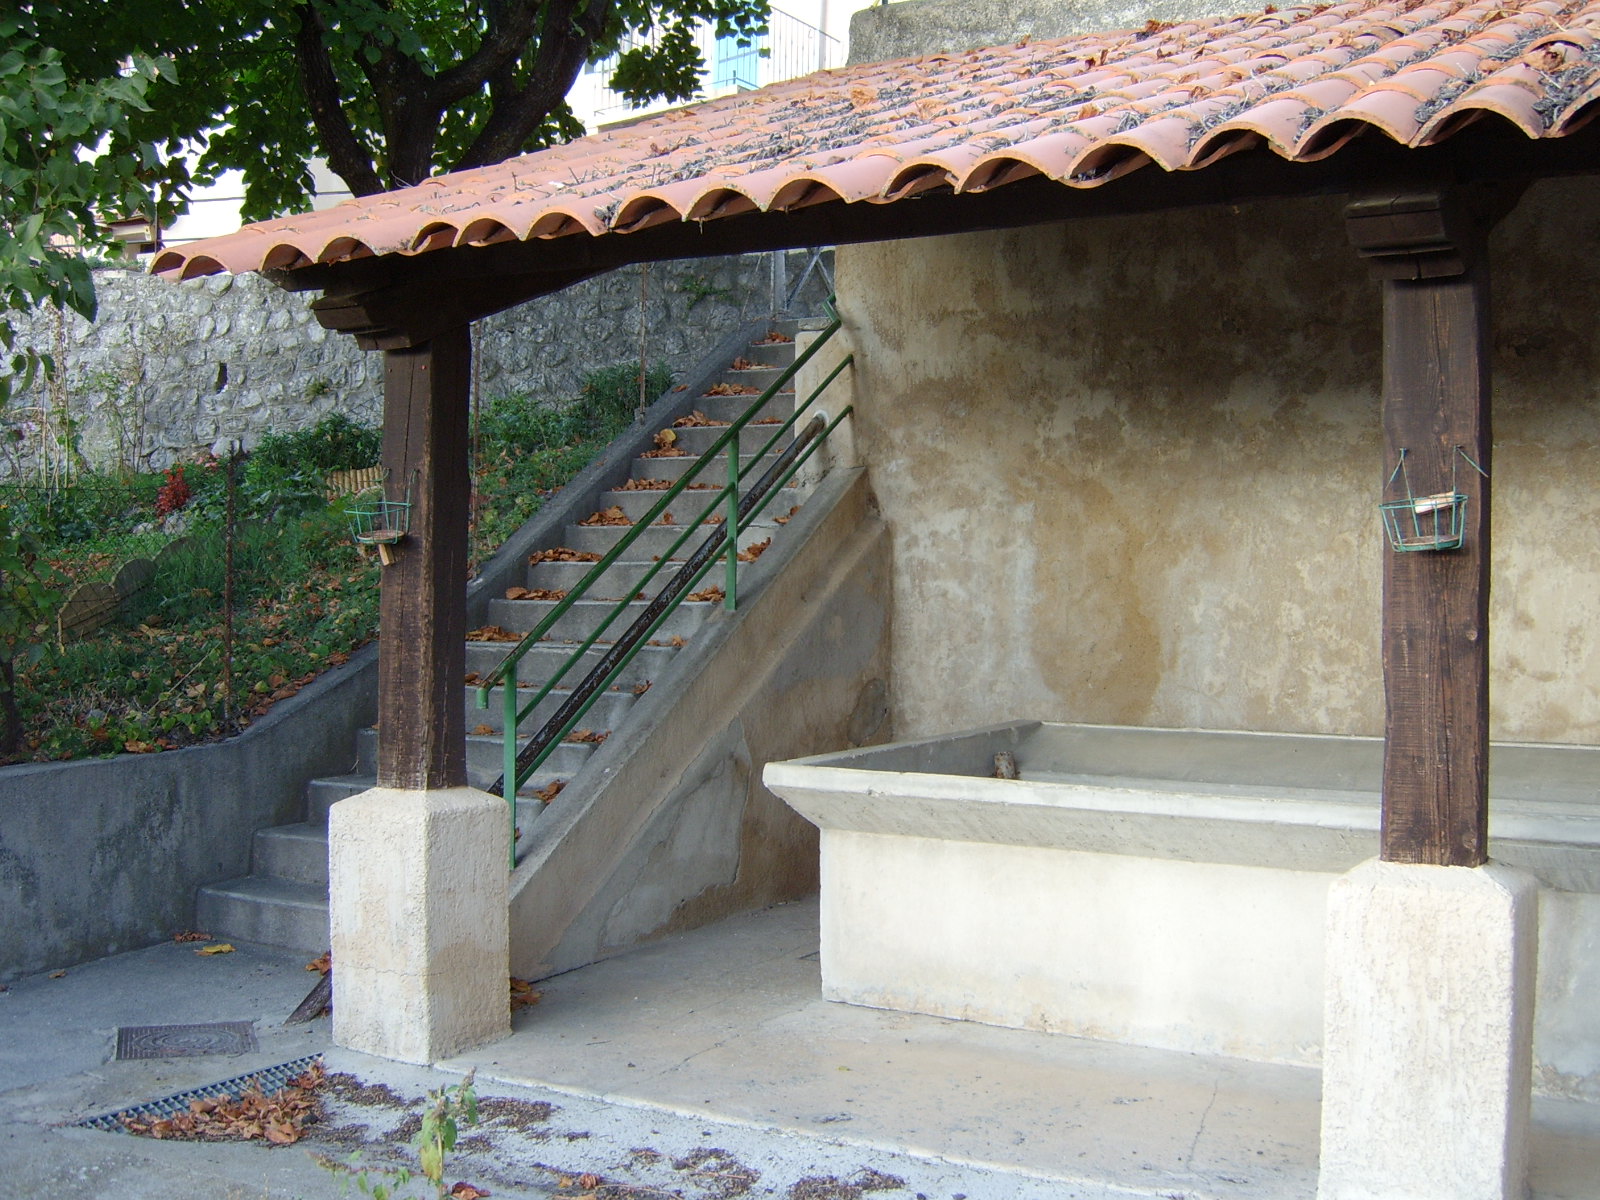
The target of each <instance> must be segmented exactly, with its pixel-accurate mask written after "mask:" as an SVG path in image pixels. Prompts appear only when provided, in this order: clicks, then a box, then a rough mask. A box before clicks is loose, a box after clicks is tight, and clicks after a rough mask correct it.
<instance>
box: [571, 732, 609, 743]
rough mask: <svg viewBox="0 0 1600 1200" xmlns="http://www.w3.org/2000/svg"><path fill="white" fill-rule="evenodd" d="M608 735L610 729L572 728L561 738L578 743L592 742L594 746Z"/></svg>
mask: <svg viewBox="0 0 1600 1200" xmlns="http://www.w3.org/2000/svg"><path fill="white" fill-rule="evenodd" d="M610 736H611V733H610V731H609V730H605V729H574V730H573V731H572V732H571V733H569V734H567V736H566V737H565V738H563V739H562V740H563V741H568V742H578V743H580V744H581V743H584V742H593V743H594V744H595V745H596V746H598V745H599V744H600V743H601V742H603V741H605V740H606V739H607V738H608V737H610Z"/></svg>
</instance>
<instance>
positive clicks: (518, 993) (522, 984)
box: [511, 975, 544, 1012]
mask: <svg viewBox="0 0 1600 1200" xmlns="http://www.w3.org/2000/svg"><path fill="white" fill-rule="evenodd" d="M543 995H544V993H543V992H540V991H538V990H537V989H536V988H535V987H534V986H533V984H531V983H529V982H528V981H527V980H526V979H518V978H517V977H516V976H515V975H513V976H512V977H511V1011H512V1012H516V1011H517V1009H519V1008H527V1007H528V1006H530V1005H533V1004H537V1003H539V1001H540V999H541V998H542V997H543Z"/></svg>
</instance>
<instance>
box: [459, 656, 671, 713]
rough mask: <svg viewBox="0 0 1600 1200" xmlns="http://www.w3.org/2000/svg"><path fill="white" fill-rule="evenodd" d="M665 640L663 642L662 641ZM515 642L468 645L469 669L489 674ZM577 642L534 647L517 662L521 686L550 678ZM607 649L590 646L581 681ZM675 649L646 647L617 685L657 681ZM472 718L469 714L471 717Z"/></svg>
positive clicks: (633, 684)
mask: <svg viewBox="0 0 1600 1200" xmlns="http://www.w3.org/2000/svg"><path fill="white" fill-rule="evenodd" d="M663 640H664V639H663ZM514 644H515V643H512V642H468V643H467V670H468V671H475V672H477V673H478V674H479V675H484V674H487V673H488V672H490V671H492V670H494V668H495V667H497V666H499V665H500V663H501V662H502V661H503V660H504V659H505V656H506V655H507V654H509V653H510V652H511V648H512V646H513V645H514ZM577 648H578V646H577V643H569V642H540V643H538V644H536V645H535V646H533V647H531V648H530V649H529V651H528V653H526V654H525V655H523V656H522V661H521V662H519V663H517V680H518V682H521V683H541V682H543V681H544V680H546V679H548V678H550V673H551V672H552V671H555V670H556V669H558V668H559V667H560V666H561V665H562V664H563V663H565V662H566V660H567V658H568V657H569V656H570V655H571V654H572V652H573V651H574V650H576V649H577ZM605 650H606V648H605V647H604V646H591V647H590V648H589V649H588V650H587V651H586V652H585V653H584V656H583V662H582V664H581V665H580V666H579V667H578V668H577V670H578V671H579V672H580V674H579V678H580V679H581V678H582V677H583V674H586V673H587V672H588V670H589V668H591V667H593V666H594V665H595V664H596V663H598V662H599V661H600V656H601V655H602V654H604V653H605ZM675 653H676V649H675V648H674V647H671V646H643V647H641V648H640V650H639V653H638V654H637V655H635V656H634V659H633V661H632V662H630V663H629V664H628V665H627V666H626V667H624V668H623V671H622V674H621V676H619V677H618V679H617V686H618V687H621V688H623V689H624V690H626V689H628V688H632V687H636V686H637V685H639V684H641V683H644V682H646V681H647V680H651V679H655V678H656V677H658V676H659V675H660V674H661V672H662V671H665V670H666V669H667V667H668V665H669V664H670V663H671V662H672V656H673V654H675ZM469 715H470V714H469ZM476 723H477V722H475V721H469V722H468V723H467V728H468V729H471V728H472V726H473V725H475V724H476Z"/></svg>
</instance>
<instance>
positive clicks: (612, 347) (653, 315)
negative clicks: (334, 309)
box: [0, 253, 825, 478]
mask: <svg viewBox="0 0 1600 1200" xmlns="http://www.w3.org/2000/svg"><path fill="white" fill-rule="evenodd" d="M792 262H793V271H794V273H796V274H797V273H798V271H799V270H800V268H801V267H802V266H803V265H804V262H805V256H804V255H801V254H799V253H796V254H795V255H793V256H792ZM641 274H642V273H641V269H640V268H639V267H628V268H624V269H622V270H618V271H613V272H611V273H610V274H607V275H602V276H598V277H596V278H594V279H591V280H587V281H585V282H583V283H579V284H575V285H574V286H572V287H570V288H567V289H566V290H565V291H561V292H558V293H556V294H554V295H552V296H546V297H543V298H541V299H539V300H534V301H531V302H530V303H528V304H525V305H522V306H521V307H519V308H515V309H512V310H510V311H508V312H504V313H499V314H497V315H495V316H493V317H490V318H488V319H486V320H484V321H481V322H479V323H478V324H477V325H476V326H475V327H474V338H475V341H474V348H475V352H476V354H477V358H478V361H477V365H476V371H475V376H474V378H475V382H476V384H477V386H478V387H479V388H480V389H481V392H482V394H483V396H484V397H485V398H492V397H494V396H498V395H504V394H507V393H512V392H519V391H525V392H528V393H530V394H532V395H535V396H539V397H543V398H547V399H552V400H565V399H567V398H569V397H571V396H573V395H575V394H576V392H577V389H578V387H579V385H580V383H581V381H582V379H583V376H584V375H585V374H586V373H588V372H589V371H592V370H594V369H595V368H597V367H604V366H609V365H611V364H612V363H617V362H627V361H637V359H638V356H639V352H640V329H639V316H640V306H641V301H642V303H643V307H644V311H645V316H646V321H645V338H644V343H645V346H644V351H645V354H646V356H647V357H648V358H649V359H651V361H655V362H664V363H666V364H667V365H668V366H669V367H670V368H671V369H672V370H673V371H675V372H683V371H685V370H687V369H689V368H690V367H692V366H693V365H694V364H695V362H696V361H697V360H698V359H699V357H700V356H701V355H702V354H704V353H705V351H706V349H707V347H709V346H711V345H712V344H713V343H715V342H716V340H717V339H718V338H720V337H722V336H723V335H724V334H726V333H728V332H730V331H731V330H733V329H734V328H735V327H736V326H738V325H739V324H740V323H741V322H743V321H745V320H748V319H749V318H751V317H753V316H756V315H759V314H762V313H767V312H770V311H771V309H772V306H773V303H772V289H771V270H770V261H769V257H768V256H767V255H764V254H749V255H741V256H736V257H732V258H714V259H694V260H685V261H682V262H668V263H656V264H653V265H651V266H650V268H649V270H648V272H645V273H643V277H642V278H641ZM96 287H97V290H98V295H99V300H100V313H99V317H98V319H97V320H95V321H94V322H93V323H91V322H88V321H84V320H83V319H82V318H80V317H78V316H75V315H72V314H68V315H66V316H59V315H57V314H56V313H55V311H54V310H41V311H39V312H36V313H31V314H22V315H19V316H18V317H17V318H16V321H17V325H18V341H19V343H20V344H22V345H26V346H33V347H34V348H36V349H39V350H41V351H43V352H46V353H49V354H52V355H53V356H54V357H55V358H56V360H57V362H58V363H59V364H60V368H61V375H60V381H61V382H60V385H59V386H58V387H57V388H55V389H49V390H47V389H44V388H36V389H35V390H34V391H33V392H32V393H31V394H23V395H21V396H18V397H16V398H15V399H14V400H13V401H12V403H11V404H10V405H9V406H8V408H7V409H6V411H5V412H3V413H0V478H4V477H6V476H8V475H15V474H17V473H19V472H24V471H26V470H27V469H28V468H29V466H30V464H32V463H33V462H34V461H35V455H34V454H33V453H31V451H32V450H33V449H34V447H35V444H36V438H37V434H36V432H35V431H36V430H37V427H38V426H39V424H40V422H41V421H42V420H45V419H46V417H45V416H44V413H43V412H42V411H41V410H44V411H47V412H49V413H51V414H59V413H60V412H61V410H62V409H63V408H65V410H66V412H67V413H68V414H70V416H71V419H72V420H73V421H75V422H77V424H78V439H79V445H80V448H81V450H82V452H83V454H84V456H85V457H86V458H87V460H88V461H89V462H90V463H91V464H92V465H94V466H96V467H100V468H109V467H112V466H116V465H118V464H125V465H128V466H133V467H138V468H147V467H165V466H167V465H169V464H171V463H173V462H175V461H181V460H188V459H193V458H195V457H196V456H198V455H200V454H203V453H204V452H205V451H207V450H216V451H217V452H219V453H222V452H225V451H226V449H227V447H228V445H229V444H230V443H231V442H235V441H237V442H238V443H239V444H241V445H243V446H244V447H245V448H247V449H248V448H249V447H251V446H253V445H254V444H255V443H256V442H257V441H258V440H259V439H260V437H261V435H262V434H263V433H265V432H267V431H268V430H280V431H286V430H296V429H303V428H305V427H307V426H309V425H312V424H315V423H316V422H317V421H318V420H320V419H321V418H322V417H324V416H326V415H327V414H328V413H330V412H335V411H338V412H343V413H346V414H347V415H350V416H353V417H356V418H358V419H361V420H365V421H376V420H377V419H378V418H379V410H380V408H381V405H382V398H383V397H382V374H381V372H382V366H383V364H382V355H379V354H367V353H364V352H363V351H362V350H360V349H359V348H358V347H357V346H356V344H355V342H354V340H353V339H351V338H348V337H341V336H338V335H337V334H332V333H329V332H328V331H327V330H325V329H323V328H322V327H321V326H320V325H318V324H317V322H316V319H315V318H314V317H313V316H312V314H311V310H310V304H311V302H312V301H313V300H314V299H316V294H315V293H311V294H305V293H291V292H285V291H282V290H280V289H279V288H277V287H275V286H274V285H272V284H270V283H268V282H267V281H266V280H264V279H262V278H261V277H260V276H258V275H243V276H239V277H238V278H235V277H233V276H228V275H222V276H213V277H210V278H206V279H196V280H191V281H190V282H188V283H184V284H174V283H169V282H167V281H166V280H162V279H155V278H152V277H150V276H147V275H143V274H140V273H138V272H135V271H126V270H103V271H99V272H97V273H96ZM823 294H825V285H824V284H823V283H822V281H821V277H820V276H819V275H815V274H814V275H813V276H812V278H811V280H810V281H809V283H808V287H807V289H806V293H805V294H804V295H803V296H802V297H801V300H802V311H810V310H809V309H806V308H804V307H803V306H804V305H806V304H809V305H815V304H816V303H817V302H818V301H819V300H820V298H821V296H822V295H823ZM50 419H51V420H53V421H55V422H57V423H59V417H58V416H52V417H51V418H50Z"/></svg>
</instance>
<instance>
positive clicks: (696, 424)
mask: <svg viewBox="0 0 1600 1200" xmlns="http://www.w3.org/2000/svg"><path fill="white" fill-rule="evenodd" d="M715 394H717V393H714V392H707V393H706V395H708V396H710V395H715ZM727 424H728V422H727V421H713V420H712V419H711V418H710V417H708V416H706V415H705V413H703V412H701V411H700V410H699V409H698V408H697V409H695V410H694V411H693V412H692V413H690V414H689V415H688V416H687V417H679V418H678V419H677V420H676V421H674V422H673V423H672V425H673V428H675V429H710V428H712V427H713V426H721V425H727Z"/></svg>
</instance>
